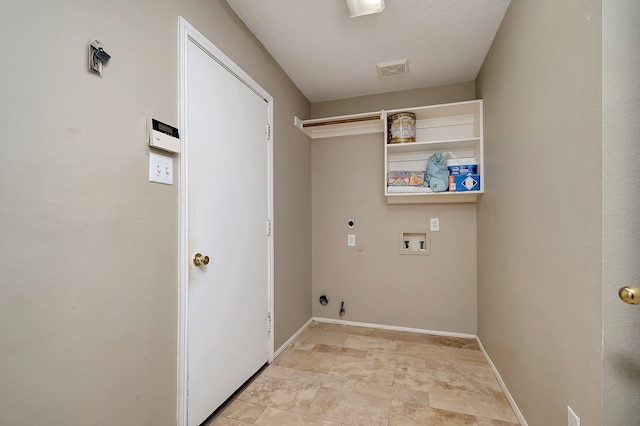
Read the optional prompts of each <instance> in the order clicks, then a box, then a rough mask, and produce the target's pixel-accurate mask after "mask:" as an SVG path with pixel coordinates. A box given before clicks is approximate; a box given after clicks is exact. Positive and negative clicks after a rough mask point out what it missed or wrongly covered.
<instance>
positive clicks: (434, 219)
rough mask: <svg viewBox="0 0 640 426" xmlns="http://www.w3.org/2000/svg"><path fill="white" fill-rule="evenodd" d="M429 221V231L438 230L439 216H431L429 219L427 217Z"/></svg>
mask: <svg viewBox="0 0 640 426" xmlns="http://www.w3.org/2000/svg"><path fill="white" fill-rule="evenodd" d="M429 223H430V225H431V232H438V231H440V218H439V217H432V218H431V219H429Z"/></svg>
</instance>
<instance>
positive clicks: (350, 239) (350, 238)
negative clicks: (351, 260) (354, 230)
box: [347, 234, 356, 247]
mask: <svg viewBox="0 0 640 426" xmlns="http://www.w3.org/2000/svg"><path fill="white" fill-rule="evenodd" d="M347 245H348V246H349V247H355V246H356V234H348V235H347Z"/></svg>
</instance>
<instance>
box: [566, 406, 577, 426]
mask: <svg viewBox="0 0 640 426" xmlns="http://www.w3.org/2000/svg"><path fill="white" fill-rule="evenodd" d="M567 418H568V421H567V426H580V417H578V415H577V414H576V413H574V412H573V410H572V409H571V407H569V406H567Z"/></svg>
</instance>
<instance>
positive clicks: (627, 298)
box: [618, 286, 640, 305]
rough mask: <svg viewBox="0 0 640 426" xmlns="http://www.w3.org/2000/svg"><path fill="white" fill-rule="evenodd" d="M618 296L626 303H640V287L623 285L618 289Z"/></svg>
mask: <svg viewBox="0 0 640 426" xmlns="http://www.w3.org/2000/svg"><path fill="white" fill-rule="evenodd" d="M618 296H620V299H622V301H623V302H624V303H628V304H630V305H640V288H638V287H633V286H626V287H622V288H621V289H620V290H619V291H618Z"/></svg>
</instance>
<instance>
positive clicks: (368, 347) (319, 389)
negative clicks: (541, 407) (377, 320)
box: [209, 322, 519, 426]
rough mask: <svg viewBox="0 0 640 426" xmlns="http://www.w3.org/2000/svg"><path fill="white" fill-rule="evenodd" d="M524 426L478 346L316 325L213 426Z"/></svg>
mask: <svg viewBox="0 0 640 426" xmlns="http://www.w3.org/2000/svg"><path fill="white" fill-rule="evenodd" d="M247 424H253V425H265V426H266V425H277V426H286V425H390V426H392V425H478V426H489V425H518V424H519V423H518V420H517V418H516V416H515V415H514V413H513V410H512V409H511V407H510V405H509V403H508V402H507V399H506V398H505V396H504V393H503V392H502V390H501V389H500V385H499V384H498V382H497V380H496V378H495V376H494V374H493V372H492V371H491V369H490V367H489V365H488V364H487V361H486V360H485V359H484V357H483V356H482V353H481V352H480V350H479V348H478V346H477V343H476V341H475V340H472V339H459V338H451V337H440V336H432V335H424V334H414V333H406V332H397V331H388V330H379V329H373V328H366V327H354V326H346V325H339V324H327V323H318V322H313V323H311V325H310V326H309V327H308V328H307V329H306V330H305V331H304V332H302V333H301V334H300V336H298V338H297V339H296V340H295V341H294V343H293V344H292V345H291V346H289V347H288V348H287V349H286V350H285V351H284V352H282V354H280V356H279V357H278V358H277V359H276V360H275V361H274V362H273V363H272V364H271V365H270V366H269V367H267V369H266V370H264V371H263V372H262V374H260V376H258V377H257V378H256V379H255V380H254V381H253V382H252V383H251V384H250V385H249V386H248V387H247V388H246V389H245V390H244V391H243V392H242V393H241V394H240V395H239V396H238V397H237V398H236V399H235V400H234V401H232V402H231V404H230V405H228V406H227V408H226V409H224V411H222V413H221V414H220V415H219V416H218V417H217V418H215V419H214V420H212V421H211V422H210V423H209V425H236V426H241V425H247Z"/></svg>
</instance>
